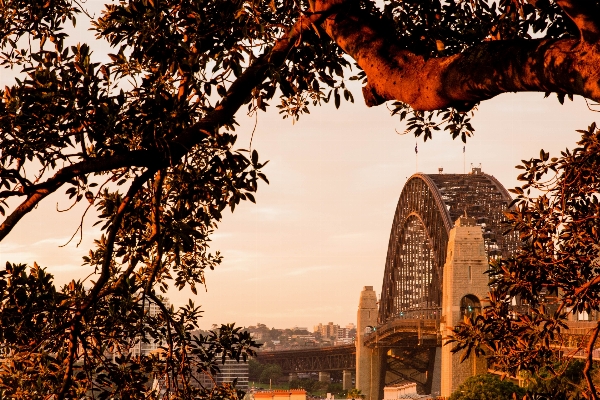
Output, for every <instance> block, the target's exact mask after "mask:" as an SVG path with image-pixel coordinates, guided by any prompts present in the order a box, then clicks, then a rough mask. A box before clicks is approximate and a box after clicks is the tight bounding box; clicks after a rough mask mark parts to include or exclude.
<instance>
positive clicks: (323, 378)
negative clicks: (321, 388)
mask: <svg viewBox="0 0 600 400" xmlns="http://www.w3.org/2000/svg"><path fill="white" fill-rule="evenodd" d="M319 382H327V383H330V382H331V375H330V374H329V372H319Z"/></svg>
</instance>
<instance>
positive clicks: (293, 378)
mask: <svg viewBox="0 0 600 400" xmlns="http://www.w3.org/2000/svg"><path fill="white" fill-rule="evenodd" d="M288 380H289V381H290V382H291V381H297V380H298V374H297V373H295V372H290V376H289V378H288Z"/></svg>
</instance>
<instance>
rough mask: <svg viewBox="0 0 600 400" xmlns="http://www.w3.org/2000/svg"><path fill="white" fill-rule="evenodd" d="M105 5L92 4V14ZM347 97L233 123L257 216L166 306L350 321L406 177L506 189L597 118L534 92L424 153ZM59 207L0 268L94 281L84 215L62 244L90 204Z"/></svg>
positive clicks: (26, 232)
mask: <svg viewBox="0 0 600 400" xmlns="http://www.w3.org/2000/svg"><path fill="white" fill-rule="evenodd" d="M101 3H103V2H101V1H99V0H89V1H88V3H87V4H89V5H90V7H91V8H92V9H94V8H96V10H95V12H96V13H97V8H98V5H99V4H101ZM77 31H78V33H77V35H76V37H77V38H78V39H80V40H88V41H91V40H93V39H92V38H93V33H90V32H88V31H87V21H85V19H84V17H83V16H82V17H80V18H78V24H77ZM70 44H74V43H70ZM92 49H93V50H94V52H95V53H94V54H95V55H94V56H95V57H96V58H97V59H99V60H100V61H106V60H104V59H102V58H99V56H101V55H105V54H106V53H107V52H111V51H114V50H110V49H109V48H108V46H106V44H99V43H97V42H92ZM1 71H2V72H0V84H1V85H10V82H11V75H10V71H7V70H4V69H2V70H1ZM349 86H350V87H351V89H352V91H353V94H354V97H355V99H356V100H355V101H356V103H355V104H349V103H342V105H341V107H340V110H335V108H334V106H333V105H332V104H327V105H324V106H323V107H320V108H318V107H317V108H311V113H310V114H309V115H304V116H302V117H301V118H300V120H299V121H298V122H295V123H292V121H291V120H289V119H285V120H284V119H282V117H281V115H279V114H278V112H277V108H275V106H276V105H277V100H276V99H275V100H273V101H271V106H270V107H269V109H268V112H267V113H259V114H258V115H257V116H248V115H246V113H245V109H242V110H241V112H240V113H239V114H238V116H237V119H238V122H239V123H240V126H239V127H237V128H236V132H237V133H238V135H239V138H238V141H237V144H236V147H237V148H245V149H248V147H249V145H250V140H251V138H252V148H253V149H256V150H257V151H258V152H259V154H260V158H261V159H262V160H270V163H269V164H268V165H267V166H266V167H265V169H264V172H265V173H266V175H267V177H268V179H269V180H270V182H271V183H270V185H266V184H263V183H261V184H259V188H258V193H257V194H256V200H257V204H256V205H254V204H252V203H250V202H245V203H243V204H241V205H239V206H238V207H236V210H235V213H233V214H231V213H229V212H225V214H224V218H223V221H222V222H221V223H220V224H219V229H218V230H217V231H216V232H215V233H214V234H213V236H212V239H213V241H212V245H211V248H212V250H213V251H217V250H218V251H220V252H221V254H222V255H223V256H224V261H223V264H222V265H221V266H219V267H217V269H216V270H215V271H207V272H206V282H207V284H206V287H207V291H204V290H202V289H200V290H199V293H198V295H193V294H191V292H189V291H187V290H186V291H183V292H178V291H177V290H175V289H171V290H170V291H169V292H168V293H167V296H168V297H169V298H170V300H171V302H172V303H173V304H174V305H175V306H178V305H181V304H183V303H186V302H187V298H188V297H191V298H192V299H193V300H194V302H195V303H196V304H201V305H202V306H203V307H202V308H203V310H204V317H203V318H202V320H201V322H200V325H201V327H202V328H204V329H210V327H211V326H212V324H218V325H219V324H221V323H229V322H236V323H237V324H238V325H241V326H249V325H253V324H256V323H257V322H261V323H264V324H265V325H267V326H269V327H280V326H293V325H298V326H306V327H309V328H310V327H313V326H314V325H316V324H318V323H319V322H329V321H336V323H341V324H346V323H348V322H355V318H356V311H357V306H358V299H359V294H360V291H361V289H362V287H363V286H365V285H370V286H373V287H374V289H375V290H376V292H377V295H378V296H379V294H380V291H381V284H382V276H383V270H384V266H385V259H386V252H387V247H388V241H389V233H390V228H391V226H392V219H393V216H394V210H395V208H396V203H397V201H398V197H399V196H400V192H401V190H402V186H403V185H404V182H405V181H406V180H407V178H408V177H410V176H411V175H412V174H414V173H415V172H417V171H419V172H423V173H437V172H438V168H440V167H441V168H443V169H444V173H463V172H468V171H469V170H470V165H471V163H472V164H474V165H476V166H478V165H479V164H481V167H482V170H483V172H485V173H488V174H490V175H494V176H495V177H496V178H497V179H498V180H499V181H500V182H501V183H502V184H503V185H504V186H505V187H507V188H511V187H514V186H515V185H517V184H518V182H517V180H516V177H517V175H518V172H517V170H515V169H514V166H515V165H517V164H518V163H520V160H521V159H529V158H531V157H536V156H537V155H538V154H539V150H540V149H541V148H544V149H545V150H546V151H550V154H551V156H554V155H556V154H558V152H559V151H560V150H563V149H565V148H573V147H575V146H576V144H575V143H576V141H577V140H578V138H579V134H578V133H576V132H575V130H576V129H584V128H586V127H587V126H588V125H589V124H590V123H591V122H593V121H595V120H597V115H598V114H597V113H595V112H592V111H590V110H589V109H588V107H587V105H586V102H585V101H584V100H583V99H582V98H579V97H576V98H575V101H573V102H570V101H566V103H565V105H563V106H561V105H560V104H559V103H558V101H557V100H556V98H555V96H551V97H550V98H547V99H544V98H543V97H544V94H543V93H524V94H504V95H501V96H498V97H497V98H494V99H492V100H488V101H486V102H484V103H482V104H481V105H480V106H479V107H478V108H479V109H478V110H477V111H476V113H475V117H474V118H473V125H474V127H475V129H476V132H475V135H474V137H471V138H468V140H467V144H466V148H465V152H464V153H463V146H464V144H463V143H462V142H461V141H460V140H454V141H453V140H451V138H450V135H449V134H448V133H447V132H435V133H434V137H433V140H432V141H427V142H425V143H424V142H423V139H422V138H416V139H415V138H414V137H412V136H409V135H402V134H401V133H402V132H403V131H404V129H405V125H404V124H403V123H401V122H400V121H399V120H398V117H392V116H390V112H389V110H388V109H386V107H385V106H379V107H375V108H367V107H366V106H365V105H364V104H363V102H362V96H361V91H360V88H359V87H358V86H357V85H356V83H354V82H350V83H349ZM255 123H256V129H254V126H255ZM399 133H400V134H399ZM415 142H416V143H418V144H417V145H418V154H415ZM67 203H68V201H67V199H66V196H64V190H60V191H59V192H58V193H57V194H54V195H52V196H49V197H48V198H47V199H45V200H44V201H43V202H42V204H41V205H40V206H39V207H38V209H37V210H35V211H33V212H32V213H31V214H29V215H27V216H26V217H25V218H24V219H23V221H22V222H21V223H20V224H19V225H18V226H17V228H15V229H14V231H13V232H12V233H11V234H10V235H9V236H8V237H7V238H6V239H5V240H4V241H3V242H2V243H1V244H0V262H2V263H4V262H6V261H11V262H26V263H33V262H34V261H37V263H38V264H39V265H40V266H42V267H47V268H48V270H49V271H50V272H51V273H53V274H54V275H55V276H56V279H57V281H58V282H61V283H65V282H68V281H70V280H71V279H74V278H75V279H83V278H85V277H86V276H87V275H88V274H89V273H90V270H89V268H85V267H81V264H82V261H81V257H82V256H84V255H86V254H87V253H88V250H89V249H90V248H91V247H92V243H93V239H94V238H98V237H99V236H100V232H99V230H98V229H97V228H94V227H92V224H93V223H94V222H95V221H94V219H93V217H94V215H95V213H94V212H91V213H89V214H90V215H88V217H86V220H85V224H84V234H83V240H82V244H81V245H80V246H79V247H77V246H76V244H77V242H78V238H75V240H73V241H72V242H71V243H69V244H68V245H66V246H65V247H59V246H62V245H64V244H66V243H67V242H68V240H69V237H71V235H72V234H73V233H74V232H75V230H76V228H77V226H78V224H79V220H80V217H81V214H82V210H83V208H84V207H85V205H84V204H79V205H78V206H77V207H75V208H74V209H73V210H71V211H69V212H68V213H59V212H57V211H56V210H57V208H58V209H65V208H66V206H67Z"/></svg>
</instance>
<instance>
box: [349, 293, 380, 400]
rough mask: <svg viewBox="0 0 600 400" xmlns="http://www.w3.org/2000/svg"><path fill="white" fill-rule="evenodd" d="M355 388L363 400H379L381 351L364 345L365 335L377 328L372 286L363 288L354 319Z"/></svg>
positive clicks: (375, 299) (375, 301)
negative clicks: (362, 396)
mask: <svg viewBox="0 0 600 400" xmlns="http://www.w3.org/2000/svg"><path fill="white" fill-rule="evenodd" d="M356 321H357V324H356V325H357V326H356V342H355V344H356V388H357V389H359V390H360V391H361V392H362V394H364V395H365V396H366V399H365V400H379V386H380V385H379V381H380V379H381V359H382V356H381V354H379V353H380V352H381V351H383V350H381V349H379V348H374V349H370V348H368V347H366V346H365V345H364V342H365V334H367V333H369V332H370V331H371V329H372V327H376V326H377V295H376V294H375V291H374V290H373V286H365V287H364V288H363V290H362V292H360V300H359V302H358V315H357V318H356Z"/></svg>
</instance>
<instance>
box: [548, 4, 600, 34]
mask: <svg viewBox="0 0 600 400" xmlns="http://www.w3.org/2000/svg"><path fill="white" fill-rule="evenodd" d="M556 4H558V6H559V7H560V8H562V9H563V11H564V12H565V13H566V14H567V15H568V16H569V18H571V20H572V21H573V22H574V23H575V25H577V28H578V29H579V33H580V34H581V39H582V40H583V41H585V42H587V43H590V44H594V43H598V40H600V9H599V8H598V5H597V4H596V2H594V1H587V0H557V1H556Z"/></svg>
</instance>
